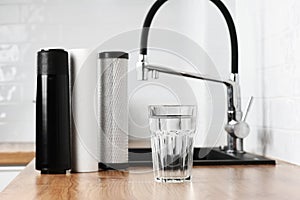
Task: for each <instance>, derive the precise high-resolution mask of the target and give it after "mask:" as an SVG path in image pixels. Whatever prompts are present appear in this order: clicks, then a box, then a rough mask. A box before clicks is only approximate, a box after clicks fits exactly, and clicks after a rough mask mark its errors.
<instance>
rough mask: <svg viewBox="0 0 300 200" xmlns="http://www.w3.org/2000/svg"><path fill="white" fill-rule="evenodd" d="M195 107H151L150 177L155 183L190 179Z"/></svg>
mask: <svg viewBox="0 0 300 200" xmlns="http://www.w3.org/2000/svg"><path fill="white" fill-rule="evenodd" d="M196 112H197V109H196V106H192V105H151V106H149V120H150V131H151V148H152V160H153V170H154V178H155V180H156V181H158V182H172V183H175V182H184V181H189V180H191V172H192V167H193V151H194V135H195V130H196Z"/></svg>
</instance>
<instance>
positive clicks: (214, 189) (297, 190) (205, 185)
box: [0, 161, 300, 200]
mask: <svg viewBox="0 0 300 200" xmlns="http://www.w3.org/2000/svg"><path fill="white" fill-rule="evenodd" d="M299 186H300V167H298V166H294V165H290V164H286V163H282V162H278V165H276V166H214V167H207V166H203V167H195V168H194V169H193V179H192V182H191V183H181V184H178V183H177V184H163V183H156V182H154V181H153V175H152V172H151V168H136V169H130V170H129V172H117V171H105V172H97V173H76V174H67V175H40V173H39V172H38V171H35V170H34V161H32V162H31V163H30V164H29V165H28V166H27V167H26V168H25V169H24V170H23V171H22V172H21V173H20V175H19V176H17V177H16V178H15V179H14V181H13V182H12V183H11V184H10V185H9V186H8V187H7V188H6V189H5V190H4V191H3V192H2V193H0V199H1V200H2V199H26V200H27V199H43V200H47V199H49V200H50V199H51V200H52V199H72V200H73V199H75V200H76V199H80V200H85V199H105V200H107V199H114V200H115V199H151V200H158V199H170V200H175V199H229V200H234V199H239V200H244V199H249V200H250V199H251V200H258V199H280V200H283V199H300V187H299Z"/></svg>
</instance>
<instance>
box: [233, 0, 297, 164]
mask: <svg viewBox="0 0 300 200" xmlns="http://www.w3.org/2000/svg"><path fill="white" fill-rule="evenodd" d="M299 6H300V4H299V1H294V0H287V1H283V0H274V1H270V0H269V1H268V0H267V1H250V0H245V1H237V9H236V10H237V20H238V27H239V28H240V31H241V36H240V37H241V38H242V39H241V40H240V44H241V46H240V47H241V48H240V55H241V57H240V58H241V59H242V60H241V61H240V62H241V63H243V65H241V67H240V70H241V79H242V80H243V79H244V76H246V79H248V77H247V75H248V74H249V73H250V74H252V75H254V74H256V75H254V76H256V77H257V78H253V77H254V76H251V79H250V80H248V81H247V82H246V84H244V85H242V89H243V90H242V91H243V94H244V93H245V91H246V93H247V94H249V93H248V91H251V92H252V95H254V96H255V97H256V98H255V103H254V106H253V109H252V111H250V112H251V114H250V115H249V123H250V125H251V133H250V136H249V137H248V138H246V141H245V144H246V150H248V151H250V152H254V153H259V154H265V155H267V156H270V157H274V158H278V159H282V160H285V161H288V162H292V163H296V164H300V157H299V155H298V154H297V153H296V152H298V146H299V143H300V125H299V124H300V121H299V120H300V107H299V105H300V99H299V91H300V88H299V87H300V84H299V80H300V79H299V70H300V59H299V48H300V43H299V39H300V34H299V22H300V21H299V19H300V13H299V12H298V10H297V8H299ZM253 14H255V15H253ZM249 19H250V20H249ZM256 19H259V20H256ZM244 36H246V38H244V39H243V37H244ZM245 39H247V42H246V41H245ZM246 43H247V44H252V45H245V44H246ZM253 59H256V67H250V66H246V67H244V64H246V65H247V62H248V60H250V62H252V60H253ZM241 82H242V81H241ZM251 82H253V84H251ZM243 83H244V82H243Z"/></svg>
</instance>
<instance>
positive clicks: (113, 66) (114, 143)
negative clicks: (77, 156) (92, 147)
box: [98, 51, 128, 169]
mask: <svg viewBox="0 0 300 200" xmlns="http://www.w3.org/2000/svg"><path fill="white" fill-rule="evenodd" d="M127 71H128V54H127V53H125V52H120V51H110V52H101V53H100V54H99V63H98V75H99V81H98V105H99V108H98V121H99V125H100V129H99V135H100V162H99V168H100V169H125V168H127V166H128V95H127V85H128V84H127V73H128V72H127Z"/></svg>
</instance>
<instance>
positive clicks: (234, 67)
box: [140, 0, 238, 74]
mask: <svg viewBox="0 0 300 200" xmlns="http://www.w3.org/2000/svg"><path fill="white" fill-rule="evenodd" d="M167 1H168V0H157V1H156V2H155V3H154V4H153V5H152V7H151V8H150V10H149V12H148V14H147V16H146V18H145V21H144V24H143V30H142V34H141V43H140V54H141V55H147V49H148V36H149V31H150V26H151V23H152V21H153V18H154V16H155V14H156V13H157V11H158V10H159V8H160V7H161V6H162V5H164V3H166V2H167ZM210 1H211V2H212V3H213V4H214V5H215V6H216V7H217V8H218V9H219V10H220V11H221V13H222V14H223V16H224V18H225V20H226V23H227V26H228V29H229V34H230V42H231V73H232V74H237V73H238V41H237V34H236V28H235V25H234V21H233V19H232V16H231V14H230V12H229V10H228V9H227V8H226V6H225V5H224V3H223V2H222V1H220V0H210Z"/></svg>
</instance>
